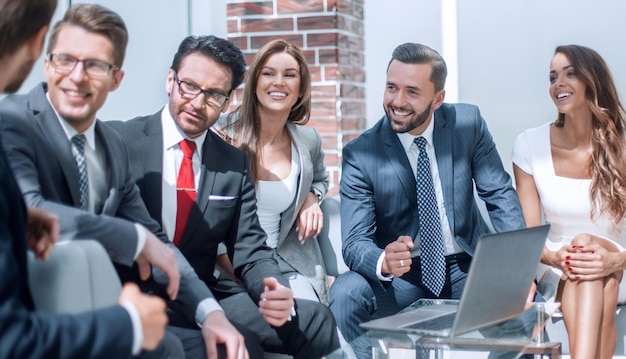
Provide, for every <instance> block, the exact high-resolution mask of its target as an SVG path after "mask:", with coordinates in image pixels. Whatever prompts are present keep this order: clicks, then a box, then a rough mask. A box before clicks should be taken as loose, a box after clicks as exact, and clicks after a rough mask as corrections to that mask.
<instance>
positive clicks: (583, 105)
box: [549, 53, 588, 115]
mask: <svg viewBox="0 0 626 359" xmlns="http://www.w3.org/2000/svg"><path fill="white" fill-rule="evenodd" d="M586 89H587V86H586V85H585V83H584V82H583V81H581V80H580V78H578V76H577V75H576V69H575V68H574V66H573V65H572V64H571V62H570V60H569V59H568V58H567V56H565V55H564V54H562V53H557V54H556V55H554V57H553V58H552V61H551V63H550V90H549V91H550V97H551V98H552V101H553V102H554V104H555V105H556V107H557V109H558V110H559V112H560V113H563V114H566V115H572V114H573V113H575V112H576V111H580V110H587V109H588V106H587V101H586V94H585V92H586Z"/></svg>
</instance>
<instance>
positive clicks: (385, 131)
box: [381, 116, 417, 201]
mask: <svg viewBox="0 0 626 359" xmlns="http://www.w3.org/2000/svg"><path fill="white" fill-rule="evenodd" d="M381 132H382V138H383V141H384V143H385V147H386V149H387V150H386V151H385V156H387V160H388V161H389V163H390V164H391V166H392V167H393V169H394V171H395V172H396V173H397V174H398V179H399V180H400V183H402V188H404V192H405V193H406V196H407V198H409V199H411V200H413V201H415V200H416V199H417V192H416V189H415V176H414V175H413V173H412V172H411V165H410V164H409V160H408V158H407V156H406V152H404V148H403V147H402V143H400V139H398V136H397V135H396V133H395V132H393V130H392V129H391V127H390V126H389V120H388V119H387V117H386V116H385V117H384V120H383V124H382V129H381Z"/></svg>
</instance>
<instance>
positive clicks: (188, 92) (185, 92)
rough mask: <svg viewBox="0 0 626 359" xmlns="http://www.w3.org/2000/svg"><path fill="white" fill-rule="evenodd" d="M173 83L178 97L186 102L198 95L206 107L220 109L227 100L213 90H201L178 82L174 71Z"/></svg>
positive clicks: (185, 82) (192, 85)
mask: <svg viewBox="0 0 626 359" xmlns="http://www.w3.org/2000/svg"><path fill="white" fill-rule="evenodd" d="M174 81H176V83H177V84H178V93H179V94H180V96H181V97H182V98H184V99H187V100H193V99H195V98H196V97H198V95H199V94H203V95H204V102H205V103H206V104H207V105H209V106H211V107H217V108H220V107H222V106H224V104H225V103H226V101H228V99H229V97H228V96H227V95H224V94H223V93H220V92H217V91H215V90H203V89H201V88H200V87H198V86H196V85H194V84H192V83H190V82H187V81H183V80H180V79H179V78H178V74H177V73H176V71H174Z"/></svg>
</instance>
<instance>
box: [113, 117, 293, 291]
mask: <svg viewBox="0 0 626 359" xmlns="http://www.w3.org/2000/svg"><path fill="white" fill-rule="evenodd" d="M111 125H112V126H113V127H114V128H116V129H117V130H118V131H119V132H120V134H122V135H123V136H124V138H125V139H126V141H127V143H128V148H129V153H130V159H131V164H132V171H133V180H134V181H135V182H136V183H137V185H138V187H139V188H140V191H141V197H143V199H144V201H145V203H146V206H147V208H148V211H149V212H150V215H151V216H152V218H154V219H155V220H157V221H158V222H159V223H162V218H161V216H162V196H163V194H162V186H163V179H162V178H163V129H162V127H161V111H159V112H157V113H155V114H153V115H151V116H146V117H137V118H135V119H132V120H129V121H127V122H114V123H111ZM200 170H201V174H200V180H199V185H198V189H197V193H196V202H195V204H194V206H193V207H192V209H191V213H190V215H189V219H188V221H187V226H186V227H185V232H184V233H183V236H182V238H181V240H180V243H179V245H178V248H179V249H180V251H181V252H182V253H183V254H184V255H185V257H187V260H188V261H189V263H190V264H191V265H192V266H193V268H194V269H195V270H196V272H197V273H198V276H199V277H200V279H202V280H203V281H204V282H205V283H207V285H209V286H211V287H212V288H214V285H215V284H216V279H215V277H214V276H213V271H214V269H215V258H216V254H217V246H218V244H219V243H220V242H224V244H225V245H226V248H227V251H228V255H229V257H230V259H231V261H232V263H233V269H234V271H235V275H236V276H237V277H238V278H241V279H242V281H243V283H244V287H245V288H246V289H247V291H248V293H250V295H251V297H252V298H253V299H254V300H255V302H258V300H259V298H260V295H261V293H263V291H264V285H263V278H265V277H270V276H272V277H275V278H276V279H278V281H279V282H281V284H283V285H284V286H286V287H289V282H288V281H287V280H286V279H285V278H283V276H282V275H281V272H280V270H279V268H278V264H277V263H276V260H275V259H274V258H273V257H272V250H271V249H270V248H269V247H267V246H266V245H265V239H266V235H265V232H264V231H263V229H262V228H261V226H260V224H259V221H258V217H257V215H256V197H255V192H254V184H253V183H252V181H251V179H250V177H249V175H248V159H247V157H246V156H245V154H244V153H243V152H242V151H240V150H238V149H236V148H234V147H233V146H231V145H229V144H227V143H226V142H224V141H223V140H222V139H221V138H220V137H219V136H218V135H216V134H215V133H213V132H212V131H208V133H207V137H206V140H205V141H204V145H203V148H202V164H201V169H200Z"/></svg>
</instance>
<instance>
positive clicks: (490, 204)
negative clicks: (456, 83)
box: [341, 104, 525, 284]
mask: <svg viewBox="0 0 626 359" xmlns="http://www.w3.org/2000/svg"><path fill="white" fill-rule="evenodd" d="M434 121H435V124H434V126H435V128H434V132H433V142H434V146H435V153H436V157H437V166H438V167H439V177H440V180H441V186H442V190H443V197H444V203H445V208H446V214H447V216H448V220H449V222H450V227H451V230H452V234H453V235H454V239H455V240H456V242H457V244H458V245H459V246H460V247H461V248H462V249H463V250H464V251H465V252H467V253H469V254H470V255H472V254H473V253H474V249H475V248H476V243H477V241H478V238H479V236H480V235H481V234H483V233H486V232H489V229H488V227H487V225H486V223H485V222H484V221H483V219H482V217H481V215H480V213H479V211H478V208H477V206H476V203H475V200H474V192H473V189H474V184H475V185H476V190H477V192H478V196H479V197H480V198H481V199H482V200H484V201H485V202H486V204H487V209H488V211H489V217H490V219H491V222H492V224H493V226H494V228H495V230H496V231H505V230H512V229H518V228H523V227H525V222H524V217H523V215H522V210H521V207H520V203H519V199H518V197H517V193H516V192H515V189H513V187H512V185H511V178H510V176H509V175H508V174H507V173H506V171H505V170H504V168H503V166H502V161H501V160H500V156H499V155H498V151H497V149H496V146H495V143H494V142H493V139H492V137H491V134H490V133H489V131H488V130H487V124H486V123H485V121H484V120H483V118H482V117H481V115H480V112H479V110H478V107H476V106H472V105H466V104H454V105H452V104H443V105H442V106H441V107H440V108H439V109H437V110H436V111H435V117H434ZM415 187H416V183H415V176H414V174H413V173H412V169H411V166H410V164H409V161H408V158H407V156H406V153H405V151H404V148H403V147H402V144H401V143H400V140H399V139H398V136H397V135H396V133H395V132H393V130H392V129H391V127H390V126H389V121H388V119H387V117H386V116H384V117H383V118H382V119H381V120H380V121H378V122H377V123H376V125H374V127H373V128H371V129H370V130H368V131H366V132H364V133H363V134H362V135H361V136H360V137H359V138H357V139H356V140H354V141H352V142H350V143H349V144H348V145H346V147H345V148H344V149H343V172H342V179H341V217H342V223H341V227H342V238H343V246H342V247H343V257H344V260H345V262H346V264H347V265H348V267H349V268H350V269H351V270H353V271H356V272H358V273H360V274H361V275H363V276H364V277H366V278H368V279H369V280H370V281H376V282H377V281H378V279H377V277H376V263H377V260H378V258H379V257H380V255H381V253H382V251H383V250H384V248H385V246H386V245H387V244H389V243H391V242H393V241H395V240H396V239H397V238H398V236H401V235H408V236H411V237H412V238H415V236H416V235H417V233H418V231H419V220H418V215H417V200H416V199H417V192H416V188H415ZM416 264H417V265H418V267H416V268H419V261H414V262H413V265H416ZM414 268H415V267H414ZM408 277H411V278H407V280H412V281H415V280H419V278H417V277H418V276H410V275H409V276H408ZM415 284H419V283H415Z"/></svg>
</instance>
